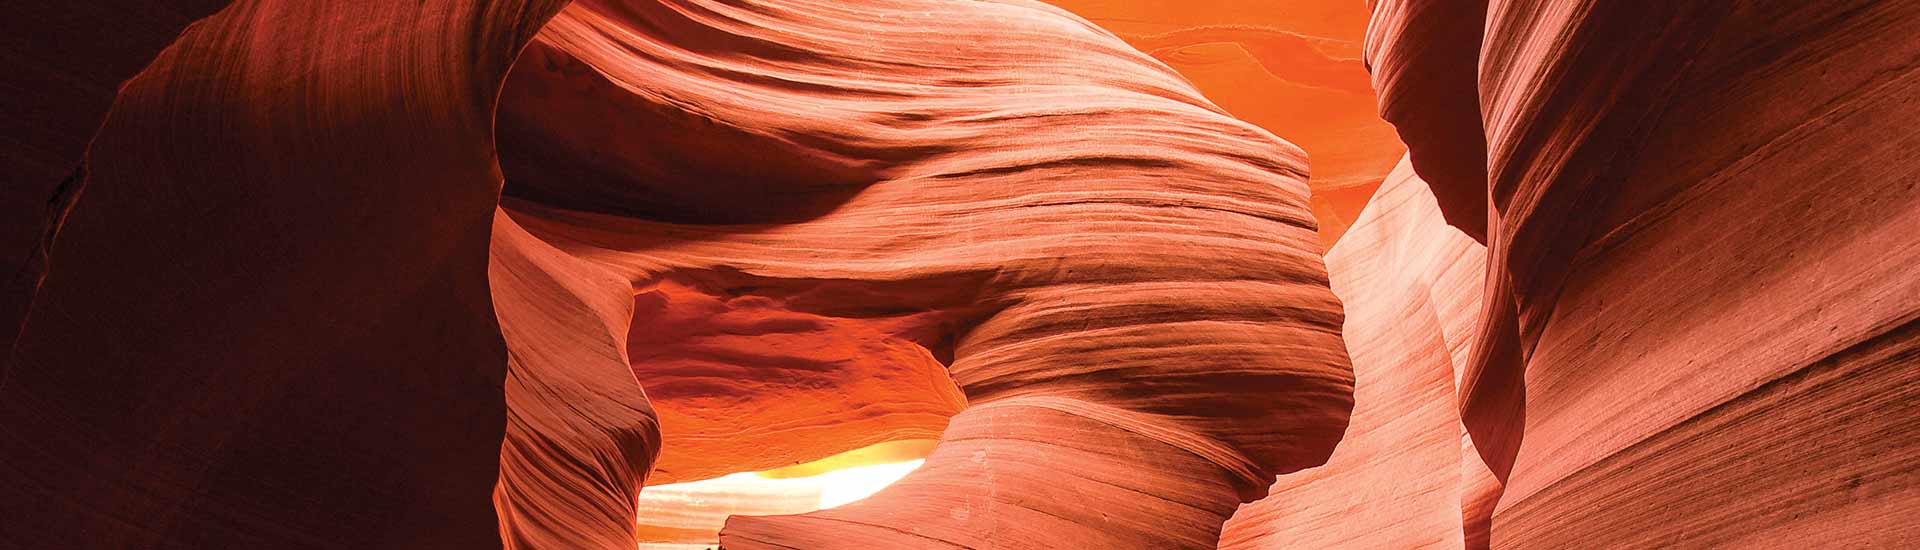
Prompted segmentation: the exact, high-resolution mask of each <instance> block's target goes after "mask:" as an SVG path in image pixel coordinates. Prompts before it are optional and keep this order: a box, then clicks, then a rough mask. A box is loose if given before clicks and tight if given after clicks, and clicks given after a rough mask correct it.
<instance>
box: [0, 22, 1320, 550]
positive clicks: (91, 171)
mask: <svg viewBox="0 0 1920 550" xmlns="http://www.w3.org/2000/svg"><path fill="white" fill-rule="evenodd" d="M560 4H561V3H559V2H532V3H503V4H492V5H486V6H473V5H468V4H465V3H443V2H420V3H401V4H395V5H364V4H360V3H352V2H317V3H314V2H282V1H273V0H253V1H242V2H237V3H235V4H234V5H232V6H230V7H228V8H226V9H224V10H223V11H221V12H220V13H218V14H217V15H214V16H212V17H209V18H207V19H205V20H202V21H200V22H199V23H197V24H195V25H193V26H192V27H191V28H190V29H189V30H188V31H187V32H186V33H185V34H183V35H182V36H181V37H180V39H179V40H178V41H177V42H175V43H174V44H173V45H172V46H170V47H169V48H168V49H167V50H166V51H165V52H164V53H162V54H161V55H160V56H159V58H158V59H156V60H155V61H154V62H153V63H152V64H151V65H150V66H149V67H147V69H146V70H145V71H143V72H141V73H140V75H139V76H138V77H136V78H135V79H133V80H132V81H130V82H129V83H128V84H127V85H126V86H125V88H124V89H123V90H122V92H121V93H120V95H119V96H118V98H117V99H116V103H115V106H114V108H113V112H112V115H111V117H110V119H109V121H108V123H107V124H106V126H105V127H104V128H103V129H102V130H101V131H100V132H99V134H98V135H97V136H96V137H95V139H94V141H93V146H92V149H91V153H90V157H89V164H88V171H87V177H86V178H85V182H84V183H85V188H86V192H85V195H84V196H83V198H81V199H80V200H79V201H78V203H77V206H76V207H75V208H74V209H73V211H72V214H71V215H70V216H69V217H68V218H67V219H66V221H65V228H64V229H63V230H62V231H61V234H60V235H59V240H58V241H57V245H56V246H55V248H54V249H53V255H52V258H51V264H52V265H53V266H54V267H53V268H52V269H51V270H50V271H49V273H50V275H49V276H48V278H47V279H46V282H45V284H44V286H43V287H42V288H41V290H40V292H39V295H38V297H37V301H36V305H35V306H34V316H33V318H32V319H33V320H32V322H30V323H28V324H27V325H26V328H25V329H24V330H23V331H22V332H21V336H20V339H19V341H18V343H17V345H15V346H14V347H13V348H12V352H11V355H10V359H9V365H8V367H9V370H8V378H7V379H6V382H5V385H4V387H0V434H4V435H3V436H0V437H3V439H0V451H4V455H5V456H6V457H7V458H8V460H7V468H6V470H5V472H4V475H0V489H4V490H5V491H7V492H9V493H10V494H13V495H18V496H16V497H11V498H8V499H5V502H6V509H5V510H4V512H5V515H6V516H7V517H8V518H9V520H10V521H8V522H7V524H6V527H5V532H4V533H0V538H3V539H4V540H6V541H8V542H9V543H16V542H19V541H51V540H58V541H76V544H80V545H83V546H99V547H120V546H137V547H234V546H248V547H258V546H270V547H449V548H476V547H480V548H484V547H490V546H494V545H498V544H502V543H503V542H504V544H505V545H507V546H511V547H545V548H553V547H577V546H583V545H584V546H602V547H613V546H626V547H631V545H632V544H633V542H634V539H635V535H634V529H635V526H634V524H633V521H632V517H633V509H634V505H635V502H634V498H635V495H636V492H635V491H636V490H637V489H638V488H639V486H640V484H641V483H642V482H643V481H644V480H645V477H646V474H647V473H648V471H649V470H650V468H651V466H652V464H651V462H652V461H653V459H654V456H655V454H654V453H656V452H661V451H662V447H663V446H664V449H665V452H664V454H663V455H662V456H661V461H662V463H663V466H666V468H665V469H666V471H667V472H668V473H670V474H672V475H677V476H682V477H686V478H691V477H699V476H702V475H706V474H710V473H715V472H725V471H736V470H750V469H760V468H766V467H773V466H783V465H788V464H792V463H794V462H799V461H803V460H807V459H810V458H817V457H820V456H824V455H827V454H832V453H834V452H839V451H842V450H846V449H849V448H854V447H859V446H863V445H865V444H867V443H871V442H874V441H877V440H886V439H901V438H915V437H929V436H932V435H934V434H941V430H942V429H943V428H944V433H943V434H942V435H941V437H942V443H941V445H940V447H939V448H938V449H937V450H936V451H935V452H934V453H933V455H932V456H930V457H929V458H928V459H927V464H926V466H925V467H923V468H921V469H920V470H918V471H917V472H916V473H915V474H913V475H911V476H909V478H908V479H907V480H905V481H903V482H902V483H900V484H898V485H896V486H894V487H893V488H890V489H889V490H887V491H886V492H884V493H882V494H881V495H879V496H877V497H875V498H874V499H871V500H869V501H867V502H864V503H861V504H858V505H853V506H847V507H842V508H838V509H834V510H830V511H826V512H821V513H816V514H809V515H804V516H791V517H769V518H752V519H746V518H736V519H735V520H734V521H732V522H731V524H730V525H729V527H728V530H727V531H726V533H725V534H724V535H723V537H724V538H723V540H724V541H725V542H726V544H727V545H728V547H730V548H756V547H782V546H802V547H814V548H828V547H858V548H868V547H875V546H879V547H912V546H939V545H960V546H970V547H999V548H1022V547H1033V548H1040V547H1057V546H1059V545H1061V544H1068V545H1094V544H1105V545H1111V546H1119V547H1140V546H1149V547H1206V546H1212V545H1213V544H1214V543H1215V540H1216V539H1217V536H1218V533H1219V529H1220V525H1221V523H1222V522H1223V521H1224V520H1225V519H1226V517H1227V516H1228V515H1229V514H1231V513H1232V511H1233V509H1234V507H1235V506H1236V505H1237V504H1238V503H1240V502H1245V501H1250V500H1253V499H1255V498H1257V497H1258V496H1260V495H1262V494H1264V492H1265V490H1266V487H1267V485H1268V484H1270V483H1271V482H1272V480H1273V478H1274V476H1275V475H1277V474H1279V473H1283V472H1289V471H1294V470H1298V469H1301V468H1305V467H1309V466H1313V465H1316V464H1319V463H1320V462H1321V461H1323V460H1324V459H1325V457H1326V455H1327V454H1328V453H1329V452H1331V450H1332V447H1333V445H1334V443H1335V442H1336V441H1337V440H1338V438H1339V433H1340V430H1341V429H1342V428H1343V427H1344V425H1345V422H1346V417H1347V411H1348V410H1349V408H1350V406H1351V398H1350V395H1351V391H1352V387H1351V383H1352V382H1351V375H1350V371H1349V368H1348V366H1347V357H1346V353H1345V350H1344V348H1343V346H1341V344H1340V336H1339V325H1340V321H1341V313H1340V307H1339V304H1338V302H1337V301H1336V300H1335V299H1334V297H1333V295H1332V293H1331V292H1330V291H1329V290H1328V289H1327V282H1326V278H1325V274H1324V269H1323V267H1322V264H1321V262H1320V260H1319V258H1318V254H1317V251H1318V248H1317V246H1319V245H1318V243H1317V237H1316V234H1315V224H1314V222H1313V220H1312V219H1311V217H1310V216H1309V214H1308V212H1309V210H1308V205H1307V188H1306V184H1305V181H1304V180H1305V177H1306V167H1305V163H1304V159H1303V158H1302V154H1301V152H1300V151H1299V150H1298V149H1297V148H1295V147H1293V146H1291V145H1290V144H1288V143H1286V142H1284V141H1281V140H1280V139H1278V138H1276V137H1274V136H1273V135H1272V134H1270V133H1268V132H1266V131H1264V130H1262V129H1260V128H1258V127H1255V126H1252V125H1249V124H1246V123H1243V122H1240V121H1238V120H1235V119H1233V118H1232V117H1230V116H1227V115H1226V114H1225V113H1223V112H1222V111H1221V110H1220V109H1219V108H1218V107H1216V106H1214V105H1213V104H1211V103H1209V102H1208V101H1206V100H1205V99H1202V98H1201V96H1200V94H1199V93H1198V92H1197V91H1195V90H1194V89H1193V88H1192V86H1191V85H1189V84H1188V83H1187V82H1186V81H1185V80H1184V79H1182V78H1181V77H1180V76H1179V75H1178V74H1177V73H1175V72H1173V71H1171V70H1169V69H1168V68H1167V67H1166V66H1165V65H1163V64H1161V63H1159V62H1156V61H1154V60H1153V59H1152V58H1150V57H1148V56H1146V55H1143V54H1141V53H1139V52H1137V51H1135V50H1133V49H1132V48H1130V47H1128V46H1127V45H1126V44H1125V43H1123V42H1121V41H1120V40H1118V39H1116V38H1115V37H1113V36H1112V35H1110V34H1108V33H1106V32H1105V31H1102V30H1100V29H1098V28H1097V27H1094V26H1093V25H1091V24H1089V23H1087V22H1085V21H1084V20H1081V19H1079V18H1076V17H1074V16H1072V15H1070V14H1068V13H1066V12H1064V11H1061V10H1059V9H1056V8H1052V7H1049V6H1044V5H1041V4H1037V3H1027V2H1010V3H980V2H954V1H947V0H909V1H897V0H886V1H874V2H863V3H861V4H858V5H851V6H848V5H822V4H819V3H813V2H797V1H781V0H763V1H755V2H720V1H706V0H674V1H667V2H590V1H581V2H576V3H573V4H571V5H569V6H565V9H564V11H562V7H563V6H561V5H560ZM556 13H557V14H558V15H557V17H552V20H551V22H549V21H548V19H549V17H550V16H554V15H555V14H556ZM542 29H544V30H542ZM536 31H537V32H538V34H539V38H538V40H537V41H535V40H534V37H535V34H536ZM530 42H534V45H533V46H531V47H529V48H528V51H527V53H526V57H525V59H523V60H522V61H521V62H520V63H519V64H518V65H514V64H513V60H514V59H515V58H516V56H517V55H519V54H520V50H521V48H522V46H523V45H524V44H528V43H530ZM510 67H513V68H514V70H513V77H512V78H511V79H509V78H508V75H509V68H510ZM503 85H504V86H503ZM503 89H504V92H503V91H502V90H503ZM496 103H497V104H498V105H497V109H496ZM496 111H497V113H498V117H497V118H498V122H497V131H496V123H495V118H496ZM495 143H498V146H499V151H500V152H499V153H498V158H496V153H495V148H494V144H495ZM503 173H504V177H503ZM503 180H505V183H504V186H505V188H506V191H507V194H508V195H509V197H508V198H507V199H506V200H505V204H504V208H503V207H501V206H498V205H500V204H501V199H500V196H499V191H500V189H501V188H502V185H503ZM160 227H164V228H168V229H169V230H168V231H159V232H156V231H155V230H154V228H160ZM135 266H137V269H135ZM130 275H132V276H131V277H130ZM821 342H830V343H832V344H833V345H827V346H821V345H819V343H821ZM643 383H644V384H649V385H653V386H654V387H658V388H660V391H659V392H658V393H659V397H660V399H659V402H658V410H659V412H657V413H656V412H655V405H654V404H652V403H649V400H648V399H647V396H646V395H644V394H643V393H642V392H641V384H643ZM848 390H851V391H848ZM796 392H812V395H814V396H816V397H813V398H810V399H808V400H807V401H809V402H797V403H796V402H792V401H793V400H790V399H786V398H789V397H791V396H792V395H793V394H794V393H796ZM829 396H831V399H830V398H829ZM813 401H818V403H813ZM722 411H725V412H731V413H735V414H732V415H727V414H719V413H720V412H722ZM948 415H952V421H951V424H948V421H947V419H946V417H947V416H948ZM772 420H782V421H783V423H780V424H775V423H771V422H770V421H772ZM676 422H678V423H679V424H678V426H685V427H688V428H690V430H689V431H688V432H685V433H687V434H688V435H685V436H682V435H676V432H675V430H676V426H677V425H676ZM756 430H757V431H756ZM703 436H704V437H703ZM676 448H678V449H681V450H677V451H676V450H675V449H676ZM703 451H705V452H704V453H703ZM675 453H682V454H675ZM1089 500H1094V501H1099V502H1102V503H1103V506H1101V507H1099V508H1089V507H1085V506H1082V504H1084V503H1085V502H1087V501H1089Z"/></svg>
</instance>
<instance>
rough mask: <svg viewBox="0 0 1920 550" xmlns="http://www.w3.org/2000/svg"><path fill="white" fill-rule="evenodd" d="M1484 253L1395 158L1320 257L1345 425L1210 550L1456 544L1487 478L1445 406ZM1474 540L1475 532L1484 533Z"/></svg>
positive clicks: (1454, 411) (1475, 306)
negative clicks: (1340, 340)
mask: <svg viewBox="0 0 1920 550" xmlns="http://www.w3.org/2000/svg"><path fill="white" fill-rule="evenodd" d="M1486 256H1487V252H1486V247H1484V246H1480V244H1479V243H1476V242H1474V241H1473V239H1471V238H1469V237H1467V236H1466V235H1465V234H1464V233H1461V232H1460V231H1459V230H1456V229H1454V228H1452V227H1449V226H1448V225H1447V224H1446V221H1445V220H1444V219H1442V218H1441V216H1440V208H1439V205H1438V204H1437V202H1436V201H1435V200H1434V198H1433V195H1432V193H1431V192H1430V191H1428V190H1427V184H1426V182H1424V181H1421V180H1420V179H1419V178H1418V177H1417V176H1415V175H1414V174H1413V170H1412V165H1411V164H1409V163H1407V162H1406V161H1402V162H1401V163H1400V165H1399V167H1397V168H1395V169H1394V171H1393V173H1392V174H1390V175H1388V176H1387V180H1386V183H1384V184H1383V185H1382V186H1381V187H1380V190H1379V191H1378V192H1376V193H1375V194H1374V196H1373V199H1372V200H1371V201H1369V202H1368V203H1367V209H1366V210H1365V211H1364V212H1362V213H1361V215H1360V218H1359V219H1358V220H1355V222H1354V226H1353V229H1352V230H1351V231H1348V232H1347V236H1346V237H1345V238H1343V239H1341V241H1340V244H1338V245H1335V246H1334V247H1333V250H1332V251H1331V252H1329V253H1327V272H1328V275H1330V276H1331V278H1332V282H1333V291H1334V294H1337V295H1339V296H1340V301H1341V302H1342V303H1344V304H1345V305H1346V311H1347V320H1346V325H1345V328H1344V330H1343V332H1344V334H1345V336H1346V340H1347V349H1348V352H1349V353H1351V354H1352V356H1353V371H1354V372H1353V376H1354V396H1353V400H1354V405H1353V421H1352V423H1350V424H1348V426H1347V433H1346V437H1345V438H1344V439H1342V440H1341V442H1340V447H1339V448H1338V449H1336V450H1335V451H1334V453H1333V456H1332V457H1331V458H1329V459H1328V460H1327V464H1326V465H1325V466H1321V467H1318V468H1313V469H1309V470H1304V471H1301V472H1297V473H1293V474H1288V475H1284V476H1281V477H1280V480H1279V482H1278V483H1275V484H1274V485H1273V488H1272V492H1271V494H1270V496H1268V497H1267V498H1265V499H1262V500H1260V501H1259V502H1255V503H1252V504H1248V505H1245V506H1241V507H1240V510H1239V511H1238V512H1237V513H1235V514H1234V517H1233V519H1232V520H1230V521H1228V522H1227V524H1226V532H1225V534H1223V535H1222V536H1221V540H1220V548H1222V549H1227V550H1254V549H1279V548H1461V547H1462V546H1463V545H1464V544H1465V543H1466V540H1467V538H1468V536H1469V534H1470V531H1471V530H1470V529H1467V528H1466V527H1465V526H1466V525H1467V523H1466V522H1463V518H1467V519H1471V518H1472V517H1473V515H1465V516H1463V514H1470V513H1471V512H1476V511H1477V512H1479V513H1480V514H1484V513H1485V512H1490V511H1491V508H1490V507H1491V505H1492V503H1493V502H1492V500H1491V499H1492V498H1493V497H1495V496H1497V493H1493V491H1494V490H1496V489H1497V488H1498V486H1497V484H1496V482H1495V481H1494V480H1493V479H1492V477H1491V476H1490V475H1489V474H1488V473H1487V472H1486V467H1485V465H1484V464H1482V463H1481V462H1480V457H1479V455H1478V454H1476V453H1475V451H1474V449H1473V446H1472V442H1471V441H1470V440H1467V439H1465V435H1466V433H1465V430H1464V429H1463V428H1462V426H1461V424H1460V411H1459V409H1458V407H1457V405H1456V403H1457V402H1458V400H1457V398H1456V397H1455V389H1454V387H1455V381H1456V378H1457V377H1458V376H1459V375H1460V374H1461V373H1462V372H1463V371H1464V366H1465V365H1466V362H1467V358H1468V357H1467V356H1468V353H1469V352H1471V350H1472V348H1473V338H1474V337H1475V332H1474V329H1475V328H1476V326H1477V325H1478V322H1479V319H1480V308H1481V304H1480V289H1481V287H1482V285H1483V284H1484V279H1483V277H1484V273H1485V270H1486ZM1481 534H1484V532H1482V533H1481Z"/></svg>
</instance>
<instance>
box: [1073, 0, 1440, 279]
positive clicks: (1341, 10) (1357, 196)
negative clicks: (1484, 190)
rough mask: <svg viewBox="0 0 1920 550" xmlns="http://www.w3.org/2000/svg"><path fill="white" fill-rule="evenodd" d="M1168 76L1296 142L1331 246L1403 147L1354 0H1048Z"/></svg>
mask: <svg viewBox="0 0 1920 550" xmlns="http://www.w3.org/2000/svg"><path fill="white" fill-rule="evenodd" d="M1049 3H1051V4H1053V5H1056V6H1060V7H1063V8H1066V9H1067V10H1069V11H1072V12H1074V13H1076V14H1079V15H1080V16H1082V17H1085V18H1087V19H1088V20H1089V21H1092V22H1094V23H1095V24H1098V25H1100V26H1101V27H1102V28H1105V29H1107V30H1109V31H1112V32H1113V33H1114V34H1116V35H1118V36H1119V37H1120V38H1121V39H1124V40H1126V41H1127V43H1128V44H1131V45H1133V47H1135V48H1139V49H1140V51H1142V52H1146V53H1147V54H1148V55H1152V56H1153V57H1154V58H1155V59H1157V60H1159V61H1161V62H1163V63H1166V64H1167V66H1169V67H1172V68H1173V69H1174V70H1176V71H1179V72H1180V74H1181V76H1183V77H1185V78H1186V79H1187V80H1189V81H1191V82H1193V85H1194V87H1196V88H1199V90H1200V92H1201V93H1203V94H1205V95H1206V97H1207V99H1209V100H1211V101H1213V102H1214V103H1215V104H1217V105H1219V106H1220V107H1221V108H1224V109H1226V110H1227V112H1228V113H1231V114H1233V116H1235V117H1237V118H1239V119H1241V120H1245V121H1247V122H1251V123H1254V124H1258V125H1260V126H1261V127H1263V128H1266V129H1267V130H1270V131H1272V132H1274V133H1276V134H1279V135H1281V136H1283V137H1285V138H1287V141H1290V142H1293V143H1295V144H1298V145H1299V146H1300V148H1301V149H1304V150H1305V151H1306V152H1307V155H1308V157H1309V158H1310V159H1311V161H1312V162H1311V164H1312V168H1313V170H1312V177H1311V178H1309V180H1308V182H1309V183H1310V185H1311V186H1312V188H1313V193H1312V195H1313V203H1312V204H1313V215H1314V218H1315V219H1317V220H1318V221H1319V223H1320V235H1321V240H1322V242H1323V243H1324V244H1325V245H1326V246H1332V245H1333V243H1334V242H1335V241H1337V240H1338V239H1339V238H1340V235H1341V234H1343V233H1345V232H1346V230H1347V227H1348V226H1349V225H1352V223H1353V220H1354V217H1355V216H1358V215H1359V214H1360V209H1361V207H1363V206H1365V205H1366V204H1367V197H1368V196H1370V195H1372V194H1373V190H1374V188H1375V187H1377V186H1379V184H1380V181H1381V179H1382V178H1384V177H1386V175H1387V172H1388V171H1389V170H1391V169H1392V168H1393V166H1394V163H1395V162H1396V161H1398V160H1399V158H1400V156H1401V153H1403V152H1405V151H1406V146H1405V145H1402V144H1401V142H1400V140H1399V139H1396V138H1395V137H1394V133H1393V128H1392V127H1391V126H1389V125H1388V124H1387V123H1386V121H1383V120H1382V119H1381V117H1380V116H1379V115H1377V114H1376V110H1377V107H1376V102H1375V100H1374V92H1373V87H1372V86H1370V85H1369V83H1368V77H1367V70H1366V65H1365V63H1363V59H1364V58H1363V51H1364V50H1365V49H1366V48H1364V47H1363V46H1365V45H1366V44H1365V42H1364V35H1365V33H1366V30H1367V20H1368V10H1367V5H1366V3H1365V2H1362V1H1359V0H1286V1H1280V2H1249V1H1245V0H1190V1H1166V0H1049Z"/></svg>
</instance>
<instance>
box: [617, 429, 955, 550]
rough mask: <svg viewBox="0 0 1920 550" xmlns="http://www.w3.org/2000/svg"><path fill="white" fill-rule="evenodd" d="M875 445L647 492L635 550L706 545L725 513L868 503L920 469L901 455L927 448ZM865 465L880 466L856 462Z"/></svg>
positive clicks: (748, 513)
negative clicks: (769, 468) (816, 459)
mask: <svg viewBox="0 0 1920 550" xmlns="http://www.w3.org/2000/svg"><path fill="white" fill-rule="evenodd" d="M877 447H878V449H874V448H869V449H863V450H859V451H854V452H850V453H847V454H845V455H842V456H836V457H832V458H830V459H824V460H822V461H819V462H815V463H808V464H803V465H799V466H795V467H789V468H783V469H780V470H773V471H767V472H741V473H736V474H731V475H727V476H722V477H717V478H713V479H705V480H700V481H690V482H686V483H672V484H667V485H656V486H652V487H647V488H646V489H644V490H642V491H640V500H639V502H638V503H637V504H638V510H637V511H638V512H639V513H638V518H637V519H638V520H639V525H638V535H639V541H640V543H641V544H640V548H639V550H692V549H705V548H710V547H712V545H714V544H715V543H717V542H719V533H720V528H721V527H722V526H723V525H725V523H726V520H727V517H728V516H769V515H786V514H804V513H807V512H812V511H815V510H824V509H827V508H834V507H838V506H843V505H846V504H849V503H852V502H855V501H858V500H860V499H864V498H867V497H869V496H872V495H873V494H874V493H877V492H880V490H881V489H885V488H886V487H887V486H888V485H892V484H893V483H894V482H896V481H899V480H900V478H902V477H906V475H907V474H909V473H912V472H913V470H914V469H916V468H919V467H920V465H921V464H922V463H924V462H926V460H925V459H905V458H906V456H925V453H924V452H923V450H930V449H931V447H932V445H931V444H930V442H928V443H927V444H917V443H916V444H913V445H900V444H885V445H882V446H877ZM903 449H904V450H903ZM903 459H905V460H903ZM865 461H883V462H881V463H878V464H875V463H871V462H869V463H866V464H860V462H865ZM804 474H812V475H804Z"/></svg>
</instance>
